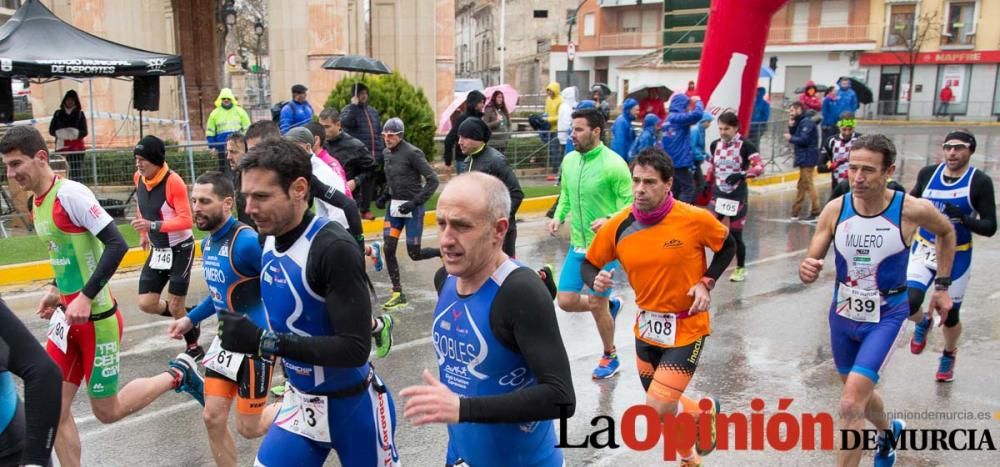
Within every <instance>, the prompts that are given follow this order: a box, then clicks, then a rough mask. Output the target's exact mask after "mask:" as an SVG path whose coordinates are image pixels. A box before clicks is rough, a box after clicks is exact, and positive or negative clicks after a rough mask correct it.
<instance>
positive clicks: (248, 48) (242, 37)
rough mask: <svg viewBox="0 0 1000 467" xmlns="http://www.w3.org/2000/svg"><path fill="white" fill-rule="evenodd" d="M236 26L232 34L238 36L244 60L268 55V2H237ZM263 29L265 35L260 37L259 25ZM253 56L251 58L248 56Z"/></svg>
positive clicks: (239, 0) (238, 48)
mask: <svg viewBox="0 0 1000 467" xmlns="http://www.w3.org/2000/svg"><path fill="white" fill-rule="evenodd" d="M235 7H236V12H237V14H236V26H235V27H234V30H233V31H231V32H230V33H231V34H236V46H237V50H238V51H239V53H240V56H241V58H242V59H243V60H247V61H252V60H253V59H254V58H256V57H260V56H261V55H267V48H268V44H267V27H268V15H267V0H236V2H235ZM258 23H259V24H260V25H261V26H262V27H263V34H262V35H260V36H258V35H257V32H256V31H255V28H256V26H257V24H258ZM248 53H249V54H253V55H254V57H249V56H247V54H248ZM247 68H249V66H248V67H247Z"/></svg>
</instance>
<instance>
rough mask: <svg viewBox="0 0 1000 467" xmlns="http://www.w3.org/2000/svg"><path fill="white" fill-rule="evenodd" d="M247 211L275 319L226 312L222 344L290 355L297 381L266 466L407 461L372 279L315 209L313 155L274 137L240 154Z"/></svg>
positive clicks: (264, 448)
mask: <svg viewBox="0 0 1000 467" xmlns="http://www.w3.org/2000/svg"><path fill="white" fill-rule="evenodd" d="M240 170H242V171H243V191H244V192H245V193H246V197H247V212H248V213H249V214H250V215H251V216H253V218H254V221H256V222H257V227H258V228H259V229H260V235H264V236H265V240H264V249H263V258H262V267H261V278H260V279H261V283H260V289H261V290H260V292H261V297H262V299H263V302H264V307H265V310H266V312H267V316H268V320H269V322H270V329H269V330H265V329H262V328H260V327H259V326H257V325H256V324H254V323H253V322H252V321H251V320H250V319H248V318H247V317H246V316H240V315H235V314H231V313H224V314H222V315H221V320H222V331H221V339H222V348H224V349H226V350H228V351H231V352H238V353H246V354H251V355H254V356H257V357H261V358H272V357H281V360H282V364H283V365H284V367H285V370H286V372H287V374H288V382H289V389H288V391H287V392H285V396H284V400H283V402H282V407H281V410H280V411H279V413H278V415H277V417H276V418H275V419H274V423H273V424H272V425H271V427H270V428H269V429H268V430H267V434H266V435H265V436H264V441H263V442H262V443H261V445H260V450H259V451H258V452H257V459H256V462H257V465H265V466H268V465H272V466H273V465H303V466H320V465H323V462H324V461H325V460H326V458H327V456H328V455H329V453H330V451H331V450H335V451H336V452H337V456H338V457H339V458H340V463H341V465H350V466H355V465H357V466H369V465H372V466H373V465H398V462H399V454H398V452H397V451H396V447H395V442H394V441H393V436H394V432H395V427H396V419H395V411H394V406H393V402H392V397H391V396H390V394H389V391H388V389H387V388H386V387H385V385H384V384H383V383H382V380H381V379H380V378H379V377H378V376H377V375H375V371H374V369H373V368H372V367H371V365H369V364H368V354H369V351H370V350H371V339H370V338H369V332H370V330H371V327H370V325H371V316H372V310H371V300H370V296H369V290H370V288H371V283H370V281H369V280H368V276H367V275H366V274H365V264H364V257H363V256H362V254H361V250H360V249H358V247H357V244H356V243H355V240H354V238H352V237H351V235H350V234H349V233H348V232H347V231H346V230H344V228H343V227H342V226H341V225H340V224H337V223H336V222H332V221H330V220H329V219H326V218H323V217H317V216H314V215H313V214H312V213H311V212H309V193H310V188H309V179H310V173H311V170H312V167H311V165H310V163H309V159H308V157H306V155H305V154H304V153H303V151H302V150H301V149H300V148H298V147H297V146H295V145H294V144H293V143H290V142H288V141H281V140H268V141H264V142H262V143H260V144H259V145H257V146H256V147H255V148H253V149H251V150H250V152H249V153H248V154H247V156H246V157H245V158H244V159H243V162H242V163H240Z"/></svg>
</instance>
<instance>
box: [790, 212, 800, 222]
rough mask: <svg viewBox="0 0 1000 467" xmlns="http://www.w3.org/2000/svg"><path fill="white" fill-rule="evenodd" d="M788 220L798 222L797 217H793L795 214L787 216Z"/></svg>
mask: <svg viewBox="0 0 1000 467" xmlns="http://www.w3.org/2000/svg"><path fill="white" fill-rule="evenodd" d="M788 220H790V221H792V222H795V221H798V220H799V216H798V215H795V214H792V215H791V216H788Z"/></svg>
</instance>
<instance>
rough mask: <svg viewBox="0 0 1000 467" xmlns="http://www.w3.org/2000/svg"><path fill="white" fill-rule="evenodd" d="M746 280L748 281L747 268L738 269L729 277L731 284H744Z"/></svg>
mask: <svg viewBox="0 0 1000 467" xmlns="http://www.w3.org/2000/svg"><path fill="white" fill-rule="evenodd" d="M745 280H747V268H736V270H734V271H733V274H732V275H730V276H729V281H730V282H743V281H745Z"/></svg>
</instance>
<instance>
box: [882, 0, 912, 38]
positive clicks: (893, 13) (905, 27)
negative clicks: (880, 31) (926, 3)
mask: <svg viewBox="0 0 1000 467" xmlns="http://www.w3.org/2000/svg"><path fill="white" fill-rule="evenodd" d="M888 7H889V27H888V28H887V29H886V31H885V46H886V47H906V46H907V45H908V44H912V41H913V34H914V25H913V23H914V21H915V20H916V16H917V5H916V4H909V5H888Z"/></svg>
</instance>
